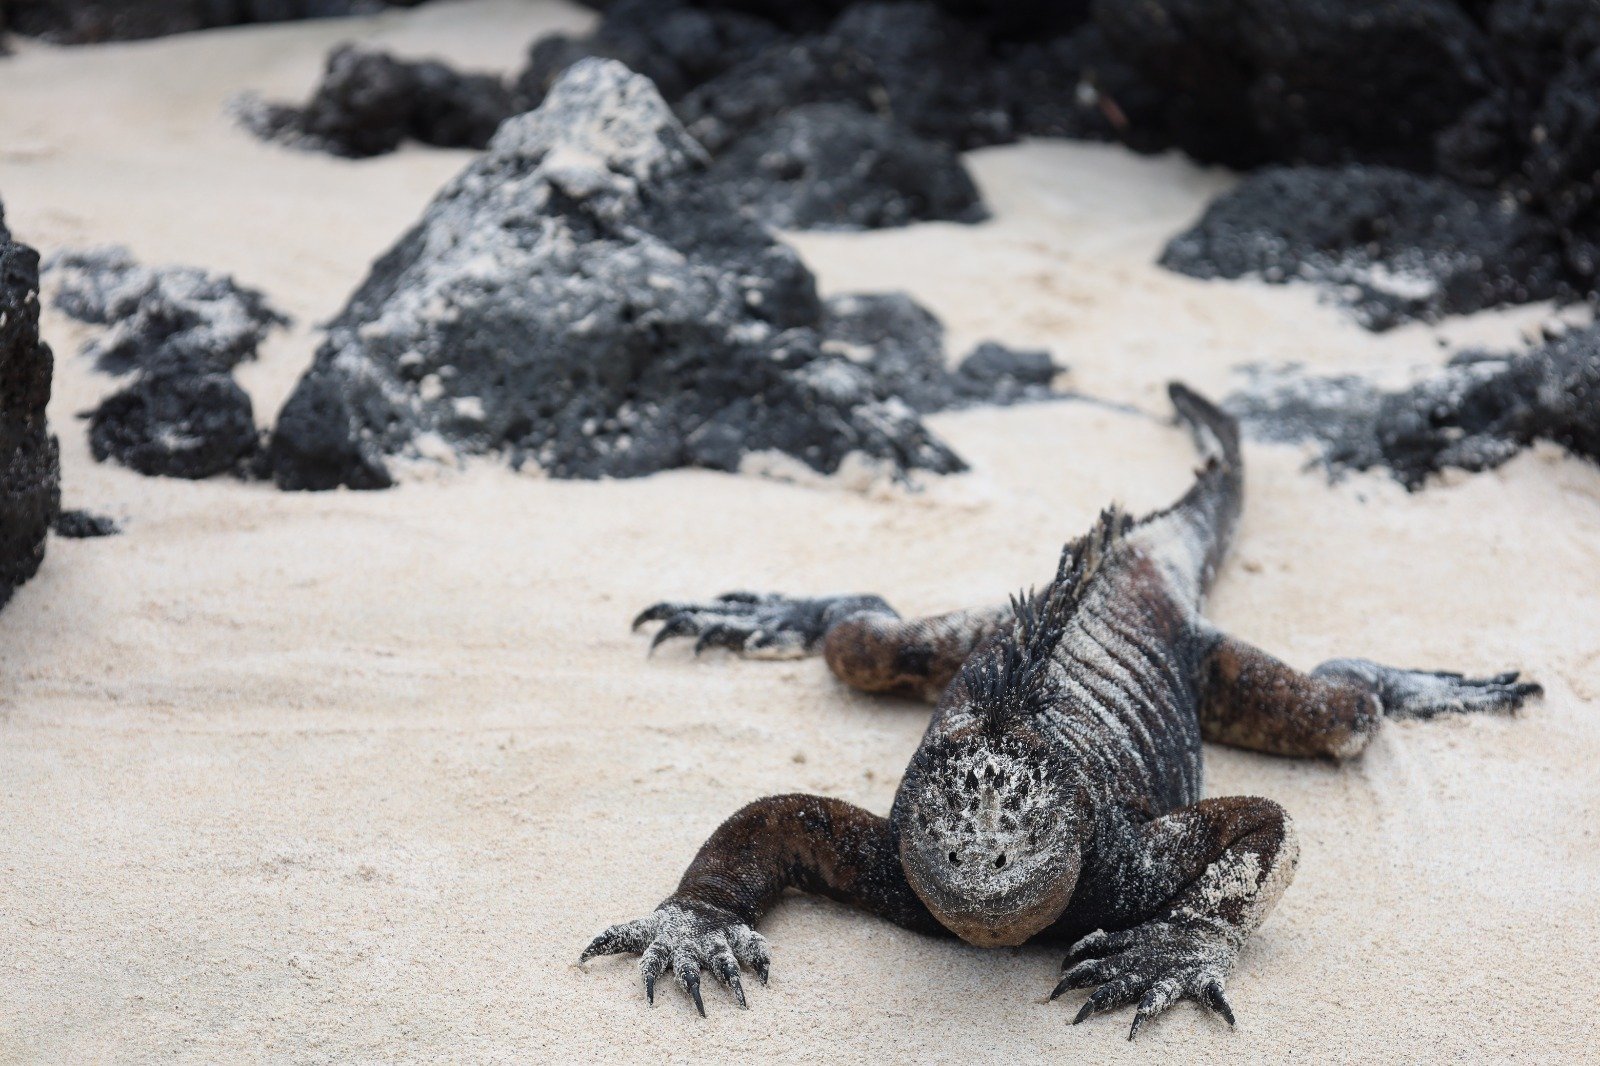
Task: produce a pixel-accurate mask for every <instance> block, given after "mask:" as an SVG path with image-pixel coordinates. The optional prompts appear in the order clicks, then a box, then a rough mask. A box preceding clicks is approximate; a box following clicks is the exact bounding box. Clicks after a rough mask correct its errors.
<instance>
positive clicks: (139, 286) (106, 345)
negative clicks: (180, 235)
mask: <svg viewBox="0 0 1600 1066" xmlns="http://www.w3.org/2000/svg"><path fill="white" fill-rule="evenodd" d="M47 276H48V277H49V279H50V281H51V282H52V285H53V287H54V301H55V304H56V306H57V307H58V308H60V309H61V310H62V311H63V312H65V313H66V314H68V315H70V316H71V317H73V318H76V319H78V320H79V321H82V322H90V323H96V324H99V325H103V326H105V327H106V331H105V332H104V333H103V334H101V335H100V336H98V337H95V338H92V339H91V340H89V341H88V342H87V343H86V344H85V345H84V354H85V355H87V356H90V357H92V358H93V359H94V360H95V365H96V366H97V367H98V368H99V369H101V370H104V371H107V372H108V373H113V374H128V373H131V374H133V378H132V380H130V381H129V382H127V383H126V384H125V385H123V387H122V388H120V389H119V390H117V391H116V392H114V393H112V394H111V395H110V396H108V397H106V398H105V399H104V400H103V401H101V403H100V404H99V406H98V407H96V408H95V409H94V411H92V412H91V413H90V415H89V447H90V451H91V452H92V453H93V454H94V457H95V458H96V459H97V460H100V461H102V462H104V461H106V460H108V459H109V460H114V461H116V462H118V463H121V464H122V465H124V466H127V467H129V468H131V469H133V470H137V471H138V472H139V473H141V474H148V475H151V476H162V477H179V478H203V477H210V476H211V475H213V474H220V473H223V472H226V471H236V472H240V473H243V472H245V470H246V464H247V462H248V460H250V459H251V458H252V457H253V456H254V455H255V454H256V453H257V451H258V450H259V446H260V434H259V432H258V431H257V429H256V426H255V417H254V412H253V409H252V407H251V403H250V397H249V396H247V395H246V394H245V392H244V390H243V389H241V388H240V387H239V386H238V385H237V384H236V383H235V382H234V380H233V377H232V371H233V368H234V367H235V366H237V365H238V364H239V363H241V362H244V361H246V360H250V359H254V358H256V354H257V350H258V349H259V347H260V345H261V342H262V341H263V340H265V339H266V336H267V334H268V333H269V332H270V331H271V330H273V329H274V328H277V327H279V326H282V325H284V324H286V323H287V322H288V319H287V318H286V317H285V316H284V315H282V314H280V313H279V312H278V311H276V310H274V309H273V307H272V306H271V304H270V303H268V301H267V298H266V297H265V296H264V295H263V294H262V293H260V292H258V291H256V290H255V289H251V288H246V287H245V286H243V285H240V284H239V283H238V282H236V281H235V280H234V279H233V278H231V277H229V276H227V275H221V274H213V273H210V272H208V271H205V270H201V269H200V268H198V267H187V266H169V267H158V268H152V267H144V266H140V265H139V264H138V263H137V262H135V261H134V259H133V257H132V255H130V254H129V252H128V251H127V250H126V249H124V248H102V249H95V250H92V251H86V252H64V253H62V254H60V255H57V256H55V257H53V258H52V259H51V260H50V262H49V264H48V265H47Z"/></svg>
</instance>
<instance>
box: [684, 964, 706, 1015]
mask: <svg viewBox="0 0 1600 1066" xmlns="http://www.w3.org/2000/svg"><path fill="white" fill-rule="evenodd" d="M683 983H684V986H685V987H686V988H688V989H689V995H690V996H691V997H693V999H694V1009H695V1010H697V1011H699V1012H700V1017H702V1018H704V1017H705V1016H706V1004H705V1000H703V999H701V998H700V971H699V970H685V971H684V972H683Z"/></svg>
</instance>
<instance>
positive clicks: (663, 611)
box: [633, 601, 678, 633]
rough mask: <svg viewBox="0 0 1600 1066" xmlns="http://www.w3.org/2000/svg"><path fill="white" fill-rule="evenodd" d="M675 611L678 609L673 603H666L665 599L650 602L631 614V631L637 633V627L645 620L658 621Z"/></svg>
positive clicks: (644, 622)
mask: <svg viewBox="0 0 1600 1066" xmlns="http://www.w3.org/2000/svg"><path fill="white" fill-rule="evenodd" d="M677 613H678V609H677V606H676V605H675V604H672V603H668V602H666V601H663V602H661V603H652V604H651V605H650V606H648V607H646V608H645V609H644V610H642V611H640V612H639V613H638V614H636V615H634V616H633V631H634V632H635V633H637V632H638V631H639V627H640V626H642V625H644V624H646V623H647V622H659V621H661V620H662V619H663V618H666V617H667V616H668V615H673V614H677Z"/></svg>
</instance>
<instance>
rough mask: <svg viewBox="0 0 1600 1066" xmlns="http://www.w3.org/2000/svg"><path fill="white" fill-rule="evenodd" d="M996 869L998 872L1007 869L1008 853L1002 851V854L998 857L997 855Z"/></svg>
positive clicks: (995, 860) (995, 859)
mask: <svg viewBox="0 0 1600 1066" xmlns="http://www.w3.org/2000/svg"><path fill="white" fill-rule="evenodd" d="M994 868H995V869H996V870H1004V869H1005V868H1006V853H1005V852H1003V851H1002V852H1001V853H1000V854H998V855H996V856H995V857H994Z"/></svg>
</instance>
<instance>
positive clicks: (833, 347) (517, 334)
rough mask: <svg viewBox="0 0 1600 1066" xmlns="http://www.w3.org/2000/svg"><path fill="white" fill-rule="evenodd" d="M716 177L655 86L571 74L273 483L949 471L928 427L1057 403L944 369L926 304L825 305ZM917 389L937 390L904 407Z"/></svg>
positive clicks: (331, 394)
mask: <svg viewBox="0 0 1600 1066" xmlns="http://www.w3.org/2000/svg"><path fill="white" fill-rule="evenodd" d="M706 166H707V160H706V155H705V152H704V150H703V149H702V148H701V146H700V145H699V144H698V143H697V142H696V141H695V140H694V139H693V138H692V137H690V136H689V134H688V133H687V132H686V131H685V130H684V128H683V126H682V124H681V123H680V122H679V121H678V119H677V118H676V117H675V116H674V115H673V113H672V111H671V110H670V109H669V107H668V106H667V104H666V102H665V101H664V100H663V99H662V97H661V95H660V94H659V93H658V92H657V91H656V89H655V87H654V85H652V83H651V82H650V81H649V80H647V79H645V78H644V77H642V76H640V75H637V74H633V73H631V72H629V71H628V70H627V69H626V68H624V67H623V66H622V65H620V64H618V63H616V62H613V61H609V60H598V59H587V60H584V61H582V62H580V63H578V64H577V65H576V66H574V67H572V68H571V69H570V70H569V71H568V72H567V73H566V74H565V75H564V76H563V77H562V78H561V79H560V80H559V81H558V82H557V83H556V84H555V85H554V87H552V88H551V90H550V92H549V94H548V95H547V96H546V98H545V100H544V102H543V104H542V105H541V106H540V108H539V109H538V110H536V111H534V112H531V113H528V114H525V115H521V116H517V117H515V118H513V119H511V120H510V121H508V122H507V123H506V124H505V125H503V126H502V127H501V129H500V132H499V133H497V134H496V136H495V139H494V141H493V142H492V144H491V145H490V147H489V150H488V151H487V153H486V154H485V155H483V156H482V157H481V158H480V159H478V160H477V161H475V162H474V163H472V164H471V165H470V166H469V167H468V168H467V169H466V170H465V171H464V172H463V173H462V174H461V175H459V176H458V177H457V178H456V179H454V180H453V181H452V182H450V183H449V184H448V185H447V186H446V187H445V188H444V189H443V190H442V191H441V192H440V193H439V195H438V196H437V197H436V198H435V200H434V202H433V203H432V204H431V205H430V206H429V207H428V209H427V211H426V212H425V213H424V215H423V218H422V220H421V221H420V222H419V223H418V224H417V226H416V227H414V228H413V229H412V230H411V231H410V232H409V233H408V234H406V235H405V236H404V237H403V238H402V239H401V240H400V241H399V243H398V244H396V245H395V247H394V248H392V249H391V250H390V251H389V252H388V253H387V254H385V255H384V256H383V257H382V258H380V259H379V260H378V262H377V263H376V264H375V265H374V267H373V271H372V273H371V275H370V276H369V277H368V278H367V280H366V281H365V282H364V283H363V284H362V285H361V286H360V288H358V289H357V291H356V292H355V294H354V295H353V296H352V297H351V299H350V301H349V303H348V305H347V306H346V308H345V309H344V311H343V312H342V313H341V314H340V315H339V316H338V317H337V318H336V319H335V320H334V321H333V322H332V323H331V324H330V326H329V328H328V336H327V340H326V342H325V343H324V344H323V346H322V348H321V350H320V351H319V352H318V354H317V356H316V359H315V361H314V363H313V365H312V367H311V368H310V369H309V370H308V371H307V373H306V374H305V376H304V377H303V378H302V379H301V381H300V383H299V385H298V386H297V387H296V389H295V391H294V393H293V395H292V396H291V397H290V399H289V402H288V403H287V404H286V405H285V407H284V409H283V412H282V415H281V417H280V419H279V422H278V425H277V427H276V429H275V431H274V433H273V436H272V442H271V451H270V465H271V469H272V474H273V476H274V478H275V479H276V480H277V482H278V484H279V485H281V486H283V487H284V488H291V489H326V488H332V487H334V486H338V485H345V486H349V487H352V488H380V487H384V486H387V485H389V484H391V483H392V482H393V480H394V477H395V474H394V470H393V464H394V461H395V460H402V461H406V460H418V459H427V458H430V457H433V458H437V457H445V458H453V457H456V456H462V455H475V454H490V453H494V454H503V455H506V456H508V457H509V458H510V460H511V462H512V463H513V464H514V465H518V466H520V465H522V464H532V465H534V466H536V467H538V468H539V469H542V470H543V471H545V472H547V473H549V474H551V475H553V476H557V477H599V476H616V477H627V476H637V475H642V474H648V473H652V472H654V471H658V470H665V469H671V468H674V467H683V466H704V467H711V468H714V469H721V470H733V469H737V468H738V467H739V466H740V465H741V464H742V463H743V461H744V460H745V458H746V457H747V456H749V455H751V454H752V453H759V452H769V451H776V452H782V453H785V454H787V455H790V456H793V457H795V458H796V459H798V460H800V461H801V462H802V463H804V464H806V465H807V466H809V467H811V468H813V469H815V470H817V471H820V472H824V473H829V472H833V471H835V470H837V469H838V467H839V465H840V464H841V462H843V461H844V459H845V457H846V456H847V455H850V454H852V453H861V454H863V455H865V456H866V457H868V458H869V459H871V460H876V461H877V462H879V463H881V464H883V465H885V466H887V467H888V468H889V469H891V470H893V471H896V472H904V471H906V470H911V469H923V470H931V471H935V472H948V471H955V470H959V469H962V467H963V464H962V462H961V460H960V459H959V458H958V457H957V456H956V455H955V454H954V453H953V452H951V451H950V449H949V448H948V447H946V446H945V445H944V444H943V443H941V442H940V441H939V440H938V439H937V438H935V437H934V436H933V435H932V434H931V433H930V432H929V431H928V430H927V428H926V427H925V426H924V425H923V424H922V422H921V420H920V418H919V417H918V413H917V412H918V409H919V408H920V409H928V410H931V409H937V408H938V407H940V406H950V405H953V404H955V403H957V402H965V401H966V400H968V399H971V398H972V397H973V394H974V393H977V394H982V393H984V392H985V391H987V393H988V395H990V396H995V397H999V396H1016V397H1023V396H1032V395H1037V394H1040V393H1041V388H1040V387H1039V384H1038V382H1039V379H1040V378H1041V377H1043V376H1045V375H1044V374H1043V370H1042V368H1041V367H1040V366H1039V365H1038V362H1037V359H1035V358H1031V357H1028V356H1016V357H1014V358H1011V359H1010V360H1007V359H1004V358H1002V359H998V360H997V359H995V358H994V357H993V356H992V354H986V355H985V356H984V358H982V359H980V360H979V362H978V364H977V366H976V368H975V369H974V370H972V371H971V372H970V373H965V374H963V373H961V372H951V371H947V370H945V369H944V358H943V351H942V337H941V336H939V330H938V326H937V323H936V322H934V321H933V320H932V319H931V316H927V315H926V313H925V312H921V311H920V309H916V313H917V314H918V315H920V316H921V317H920V319H919V321H918V330H919V331H920V332H917V333H916V335H915V337H913V336H911V335H910V334H909V333H908V332H905V331H902V329H901V327H900V326H898V325H895V326H894V328H893V329H891V330H888V331H885V329H884V328H883V326H882V323H883V321H884V320H885V316H886V315H887V316H890V317H891V318H893V316H896V315H898V316H901V317H903V316H904V315H906V314H908V313H909V312H907V311H906V308H907V307H908V306H909V307H913V308H914V305H911V304H910V301H909V300H904V299H903V298H871V299H866V298H858V299H857V300H856V302H851V301H850V300H849V299H845V300H834V301H829V302H827V303H824V301H822V300H821V299H820V298H819V297H818V294H817V291H816V285H815V282H814V280H813V278H812V277H811V275H810V273H809V272H808V271H807V270H806V269H805V267H804V265H802V264H801V262H800V260H799V258H798V257H797V256H796V255H795V253H794V252H793V251H792V250H791V249H789V248H787V247H786V246H784V245H782V244H779V243H777V242H776V241H774V240H773V239H772V238H771V237H770V236H769V235H768V234H767V233H766V231H765V230H764V229H763V228H762V227H760V226H759V225H757V224H755V223H754V222H752V221H751V220H749V219H747V218H745V217H744V216H743V215H741V213H740V212H738V211H737V210H735V209H734V208H733V207H732V205H731V204H730V203H729V201H728V200H727V198H726V197H725V196H724V195H723V194H722V193H721V191H720V190H719V189H718V188H717V187H716V186H715V185H714V184H711V183H708V182H707V181H705V180H704V179H705V168H706ZM895 321H896V322H898V319H895ZM873 323H877V325H874V324H873ZM930 324H931V325H930ZM884 335H888V336H892V337H894V338H896V339H897V341H898V344H897V345H887V344H876V343H874V341H875V338H876V337H878V336H884ZM863 338H866V340H865V341H863ZM1046 362H1048V361H1047V360H1046ZM1053 369H1054V368H1051V371H1052V373H1051V375H1050V376H1053ZM913 379H925V380H926V383H927V385H926V386H925V387H924V388H923V389H922V391H917V392H916V395H915V396H913V397H912V398H910V399H908V398H907V396H903V395H902V392H905V393H907V394H910V393H911V392H912V391H913V390H911V389H910V388H909V386H908V384H907V383H908V382H909V381H911V380H913ZM941 382H942V387H943V388H945V389H946V390H947V392H948V401H949V402H947V403H940V402H938V399H937V392H936V391H935V390H936V387H937V386H939V385H940V383H941ZM975 383H977V384H975ZM1047 388H1048V382H1047V381H1046V382H1045V383H1044V386H1043V390H1045V391H1047Z"/></svg>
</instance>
